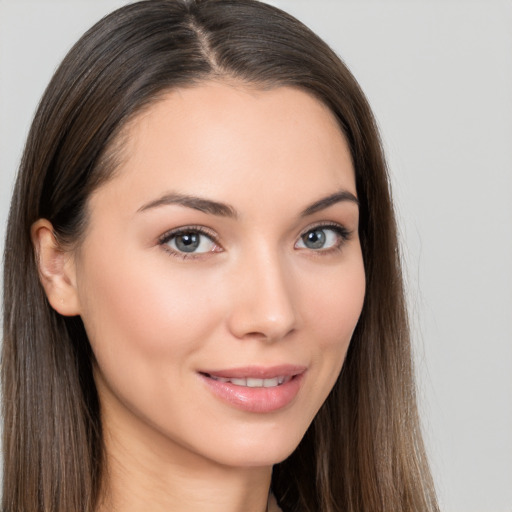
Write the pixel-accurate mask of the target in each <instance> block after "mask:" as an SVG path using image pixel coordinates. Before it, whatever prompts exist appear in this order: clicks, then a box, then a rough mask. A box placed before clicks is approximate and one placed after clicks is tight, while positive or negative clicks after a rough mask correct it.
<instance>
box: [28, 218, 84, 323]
mask: <svg viewBox="0 0 512 512" xmlns="http://www.w3.org/2000/svg"><path fill="white" fill-rule="evenodd" d="M30 234H31V237H32V244H33V245H34V249H35V253H36V263H37V266H38V270H39V279H40V280H41V284H42V285H43V288H44V290H45V292H46V296H47V297H48V301H49V302H50V304H51V306H52V308H53V309H55V311H57V313H60V314H61V315H64V316H75V315H78V314H79V313H80V307H79V300H78V294H77V287H76V269H75V260H74V258H73V254H72V253H71V252H70V251H66V250H64V249H63V248H62V247H61V246H60V245H59V243H58V241H57V238H56V237H55V234H54V231H53V226H52V224H51V222H50V221H48V220H46V219H39V220H38V221H36V222H34V224H32V227H31V230H30Z"/></svg>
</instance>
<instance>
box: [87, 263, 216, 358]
mask: <svg viewBox="0 0 512 512" xmlns="http://www.w3.org/2000/svg"><path fill="white" fill-rule="evenodd" d="M132 254H133V253H132ZM165 259H166V258H165V256H163V257H162V258H161V260H162V261H160V259H157V263H156V264H155V261H154V260H153V261H151V264H149V265H148V264H147V262H144V261H143V260H142V259H141V260H139V261H138V260H137V259H136V258H133V257H132V258H130V259H123V258H122V257H118V258H117V259H115V264H112V263H110V262H109V260H108V259H106V258H99V259H97V260H96V261H92V262H91V264H89V265H88V268H86V269H84V272H83V275H84V276H87V279H86V280H84V283H83V286H80V287H79V288H80V301H81V305H82V310H83V313H82V319H83V321H84V324H85V327H86V330H87V333H88V336H89V339H90V342H91V345H92V347H93V350H94V352H95V353H96V354H97V358H98V359H101V357H102V355H106V356H108V355H109V354H112V353H115V357H116V358H117V359H119V358H121V357H126V358H127V359H128V358H129V357H130V356H132V357H133V358H134V359H133V361H131V365H133V364H134V363H135V362H136V361H140V362H141V363H142V362H143V361H144V360H148V359H149V360H154V361H155V362H158V361H161V360H162V356H166V355H172V356H173V359H179V357H180V355H185V354H187V353H190V352H193V351H194V350H196V349H197V348H199V346H200V345H201V343H202V342H203V341H204V340H205V337H206V336H205V335H206V333H207V332H209V331H211V329H213V328H214V325H215V323H216V320H217V317H218V316H219V315H218V314H217V313H216V311H215V306H214V305H213V304H212V301H211V300H210V296H211V293H210V291H209V290H208V281H205V280H204V279H199V278H196V279H191V278H190V277H191V276H190V275H189V274H188V273H187V272H180V271H179V270H178V271H174V272H170V271H169V265H168V264H167V265H166V263H168V262H166V261H165ZM110 261H112V259H110ZM198 319H201V321H200V322H199V321H198ZM140 357H142V359H135V358H140ZM127 362H128V361H127Z"/></svg>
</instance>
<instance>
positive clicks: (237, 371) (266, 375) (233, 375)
mask: <svg viewBox="0 0 512 512" xmlns="http://www.w3.org/2000/svg"><path fill="white" fill-rule="evenodd" d="M305 371H306V367H305V366H302V365H295V364H281V365H277V366H254V365H251V366H243V367H238V368H226V369H222V370H204V371H201V372H200V373H202V374H205V375H211V376H213V377H222V378H225V379H244V378H253V379H274V378H276V377H294V376H295V375H299V374H301V373H304V372H305Z"/></svg>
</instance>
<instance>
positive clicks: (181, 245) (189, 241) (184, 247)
mask: <svg viewBox="0 0 512 512" xmlns="http://www.w3.org/2000/svg"><path fill="white" fill-rule="evenodd" d="M176 247H177V248H178V249H179V250H180V251H183V252H194V251H195V250H196V249H197V248H198V247H199V235H198V234H197V233H183V234H181V235H178V236H177V237H176Z"/></svg>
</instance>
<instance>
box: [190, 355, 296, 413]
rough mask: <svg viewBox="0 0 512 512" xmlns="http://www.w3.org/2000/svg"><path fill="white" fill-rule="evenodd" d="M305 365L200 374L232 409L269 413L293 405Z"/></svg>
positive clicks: (246, 368) (249, 368) (214, 393)
mask: <svg viewBox="0 0 512 512" xmlns="http://www.w3.org/2000/svg"><path fill="white" fill-rule="evenodd" d="M305 373H306V367H305V366H296V365H281V366H274V367H256V366H251V367H245V368H235V369H229V370H215V371H208V372H199V375H200V377H201V378H202V380H203V382H204V383H205V384H206V386H207V388H208V389H209V390H210V392H212V393H213V395H214V396H215V397H216V398H217V399H219V400H220V401H221V402H224V403H226V404H228V405H230V406H231V407H235V408H236V409H240V410H243V411H246V412H251V413H270V412H274V411H278V410H280V409H283V408H285V407H287V406H288V405H289V404H291V403H292V402H293V401H294V400H295V397H296V396H297V395H298V393H299V391H300V389H301V387H302V382H303V380H304V379H303V377H304V374H305Z"/></svg>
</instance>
